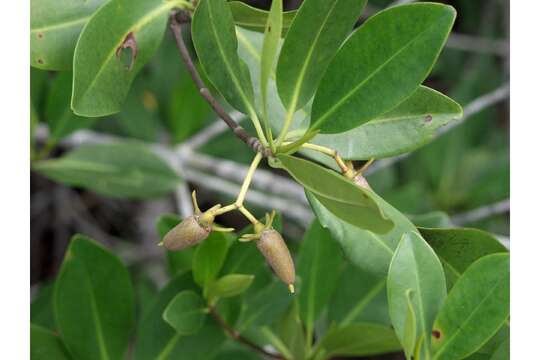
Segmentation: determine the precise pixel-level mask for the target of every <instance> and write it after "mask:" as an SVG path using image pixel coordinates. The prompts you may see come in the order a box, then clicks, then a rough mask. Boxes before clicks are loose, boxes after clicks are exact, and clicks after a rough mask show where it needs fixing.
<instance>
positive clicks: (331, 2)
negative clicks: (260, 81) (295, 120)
mask: <svg viewBox="0 0 540 360" xmlns="http://www.w3.org/2000/svg"><path fill="white" fill-rule="evenodd" d="M366 2H367V1H365V0H305V1H304V2H303V3H302V5H301V6H300V9H299V10H298V13H297V14H296V16H295V17H294V20H293V23H292V25H291V28H290V29H289V32H288V33H287V37H286V38H285V41H284V43H283V47H282V49H281V53H280V56H279V60H278V65H277V77H276V81H277V88H278V91H279V95H280V97H281V100H282V102H283V104H284V105H285V108H286V109H287V111H288V112H289V113H291V114H292V113H293V112H294V111H295V110H296V109H298V108H300V107H302V106H304V105H305V104H306V103H307V102H308V100H309V99H310V98H311V97H312V96H313V94H314V92H315V90H316V89H317V85H318V84H319V81H320V80H321V78H322V76H323V75H324V72H325V70H326V67H327V66H328V64H329V63H330V60H331V59H332V57H333V56H334V54H335V53H336V51H337V49H338V48H339V46H340V45H341V43H342V42H343V40H345V38H346V37H347V35H349V33H350V32H351V30H352V28H353V26H354V24H355V23H356V21H357V20H358V18H359V16H360V12H361V11H362V8H363V7H364V6H365V4H366Z"/></svg>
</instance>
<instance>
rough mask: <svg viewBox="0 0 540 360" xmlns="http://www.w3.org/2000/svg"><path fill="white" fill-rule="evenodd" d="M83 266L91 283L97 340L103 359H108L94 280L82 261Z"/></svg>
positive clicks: (91, 305)
mask: <svg viewBox="0 0 540 360" xmlns="http://www.w3.org/2000/svg"><path fill="white" fill-rule="evenodd" d="M81 266H82V267H83V272H84V274H85V279H86V281H87V282H88V285H89V286H88V291H89V293H90V296H89V300H90V307H91V309H92V311H91V313H92V318H93V320H94V323H95V327H96V335H97V341H98V346H99V352H100V354H101V358H102V359H105V360H108V359H109V354H108V352H107V346H106V345H105V339H104V337H103V329H102V326H101V320H100V319H99V314H98V307H97V302H96V296H95V294H94V289H93V286H92V281H91V280H90V275H89V272H88V269H87V268H86V266H85V264H84V262H82V261H81Z"/></svg>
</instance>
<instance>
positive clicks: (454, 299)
mask: <svg viewBox="0 0 540 360" xmlns="http://www.w3.org/2000/svg"><path fill="white" fill-rule="evenodd" d="M509 314H510V255H509V254H492V255H488V256H484V257H483V258H481V259H479V260H477V261H476V262H474V263H473V264H472V265H471V266H470V267H469V268H468V269H467V271H465V273H464V274H463V275H462V276H461V278H459V280H458V281H457V282H456V284H455V285H454V287H453V288H452V291H450V294H448V298H447V299H446V301H445V303H444V305H443V307H442V309H441V310H440V312H439V314H438V316H437V319H436V321H435V325H434V326H433V336H432V344H433V352H434V359H462V358H464V357H466V356H467V355H470V354H472V353H473V352H475V351H476V350H478V349H479V348H480V347H481V346H482V345H483V344H484V343H485V342H487V341H488V340H489V339H490V338H491V337H492V336H493V335H494V334H495V333H496V332H497V330H498V329H499V328H500V327H501V326H502V325H503V324H504V322H505V321H506V320H507V319H508V316H509Z"/></svg>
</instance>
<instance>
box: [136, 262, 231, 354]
mask: <svg viewBox="0 0 540 360" xmlns="http://www.w3.org/2000/svg"><path fill="white" fill-rule="evenodd" d="M183 290H193V291H197V290H198V288H197V285H196V284H195V283H194V282H193V276H192V274H191V273H190V272H185V273H182V274H179V275H177V276H176V277H174V278H173V279H172V280H171V281H170V282H169V283H168V284H167V285H166V286H165V287H164V288H163V290H161V291H160V292H159V294H158V295H157V297H156V299H155V301H154V303H153V304H152V305H151V307H150V308H149V310H148V312H147V313H146V315H145V316H144V317H143V319H142V320H141V322H140V324H139V331H138V336H137V340H136V341H135V348H134V352H133V355H134V356H133V358H134V359H135V360H148V359H153V360H176V359H190V360H206V359H211V358H213V356H214V355H215V354H216V352H217V351H219V349H220V347H221V345H222V344H223V343H224V342H225V340H226V337H225V334H224V332H223V330H222V329H221V328H220V327H219V326H218V325H217V324H215V323H214V322H213V320H212V319H210V318H209V317H207V319H206V321H205V323H204V325H203V327H202V328H201V329H200V330H199V332H198V333H197V334H195V335H191V336H182V335H181V334H178V333H177V332H176V331H175V329H174V328H172V327H171V326H170V325H169V324H168V323H167V322H166V321H165V320H163V311H164V310H165V308H166V307H167V305H168V304H169V303H170V302H171V300H172V299H173V298H174V297H175V296H176V295H177V294H178V292H180V291H183Z"/></svg>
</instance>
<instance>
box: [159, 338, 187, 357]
mask: <svg viewBox="0 0 540 360" xmlns="http://www.w3.org/2000/svg"><path fill="white" fill-rule="evenodd" d="M180 338H182V335H181V334H180V333H176V334H175V335H174V336H173V337H171V339H170V340H169V341H168V342H167V345H165V347H164V348H163V350H162V351H161V352H160V353H159V354H158V356H157V357H156V360H165V359H167V357H168V356H169V355H170V353H171V352H172V351H173V349H174V347H175V346H176V344H177V343H178V340H180Z"/></svg>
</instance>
